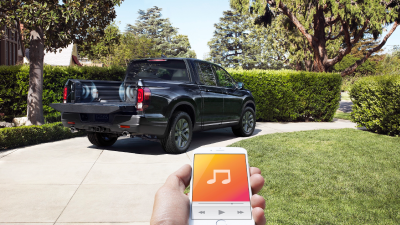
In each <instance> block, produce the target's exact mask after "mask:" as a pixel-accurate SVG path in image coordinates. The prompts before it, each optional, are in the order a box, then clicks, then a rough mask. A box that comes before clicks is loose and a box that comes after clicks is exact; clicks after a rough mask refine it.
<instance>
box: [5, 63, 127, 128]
mask: <svg viewBox="0 0 400 225" xmlns="http://www.w3.org/2000/svg"><path fill="white" fill-rule="evenodd" d="M124 77H125V68H124V67H87V66H84V67H76V66H74V67H61V66H48V65H47V66H44V71H43V112H44V114H48V113H52V112H55V111H54V109H53V108H51V107H50V106H49V104H50V103H56V102H61V100H62V89H63V87H64V85H65V83H66V82H67V80H68V79H83V80H117V81H122V80H123V79H124ZM28 87H29V66H26V65H24V66H0V113H4V114H5V120H7V121H10V120H12V118H14V117H17V116H21V115H26V107H27V103H26V101H27V95H28Z"/></svg>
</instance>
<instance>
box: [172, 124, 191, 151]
mask: <svg viewBox="0 0 400 225" xmlns="http://www.w3.org/2000/svg"><path fill="white" fill-rule="evenodd" d="M189 136H190V134H189V123H188V122H187V121H186V120H185V119H184V118H182V119H180V120H178V123H176V126H175V144H176V146H178V147H179V148H184V147H186V144H187V143H188V140H189Z"/></svg>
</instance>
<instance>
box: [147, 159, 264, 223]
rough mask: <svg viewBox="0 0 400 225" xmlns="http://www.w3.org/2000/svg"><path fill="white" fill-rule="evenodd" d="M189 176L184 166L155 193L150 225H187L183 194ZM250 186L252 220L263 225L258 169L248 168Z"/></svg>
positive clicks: (186, 202)
mask: <svg viewBox="0 0 400 225" xmlns="http://www.w3.org/2000/svg"><path fill="white" fill-rule="evenodd" d="M191 175H192V167H191V166H190V165H188V164H186V165H184V166H183V167H181V168H180V169H179V170H178V171H176V172H175V173H173V174H171V175H170V176H169V177H168V178H167V181H166V182H165V184H164V185H163V186H162V187H161V188H160V189H159V190H158V191H157V193H156V196H155V199H154V206H153V214H152V215H151V220H150V224H151V225H161V224H162V225H169V224H171V225H172V224H173V225H184V224H187V223H188V220H189V213H190V201H189V197H188V196H187V195H185V194H184V193H183V192H184V190H185V188H186V187H187V186H188V185H189V184H190V176H191ZM250 184H251V190H252V193H253V196H252V197H251V207H253V211H252V214H253V219H254V221H255V223H256V225H265V223H266V220H265V216H264V209H265V200H264V198H263V197H261V196H260V195H257V193H258V192H259V191H260V190H261V188H262V187H263V185H264V178H263V177H262V176H261V170H260V169H258V168H256V167H250Z"/></svg>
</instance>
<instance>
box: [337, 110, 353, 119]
mask: <svg viewBox="0 0 400 225" xmlns="http://www.w3.org/2000/svg"><path fill="white" fill-rule="evenodd" d="M333 118H337V119H343V120H351V117H350V113H345V112H341V111H336V113H335V115H334V116H333Z"/></svg>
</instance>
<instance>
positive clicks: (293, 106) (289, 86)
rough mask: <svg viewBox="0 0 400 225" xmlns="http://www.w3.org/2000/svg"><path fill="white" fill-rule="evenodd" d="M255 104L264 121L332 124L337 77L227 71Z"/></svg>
mask: <svg viewBox="0 0 400 225" xmlns="http://www.w3.org/2000/svg"><path fill="white" fill-rule="evenodd" d="M229 73H230V74H231V75H232V76H233V77H234V79H235V80H236V81H240V82H243V83H244V85H245V88H246V89H249V90H250V91H251V92H252V94H253V96H254V98H255V101H256V105H257V119H261V120H264V121H308V120H310V119H313V120H314V121H332V119H333V116H334V114H335V112H336V110H337V109H338V107H339V99H340V85H341V82H342V78H341V76H340V75H339V74H332V73H314V72H304V71H291V70H280V71H276V70H229Z"/></svg>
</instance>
